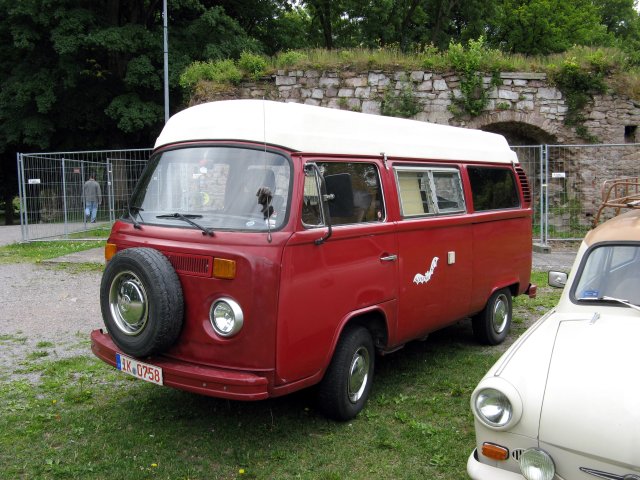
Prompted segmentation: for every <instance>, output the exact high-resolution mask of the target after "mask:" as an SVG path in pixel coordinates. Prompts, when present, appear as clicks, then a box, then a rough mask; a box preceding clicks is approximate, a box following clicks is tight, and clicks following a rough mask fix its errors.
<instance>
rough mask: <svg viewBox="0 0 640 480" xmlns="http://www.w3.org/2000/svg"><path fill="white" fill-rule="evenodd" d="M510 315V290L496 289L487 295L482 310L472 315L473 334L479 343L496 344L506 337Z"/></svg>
mask: <svg viewBox="0 0 640 480" xmlns="http://www.w3.org/2000/svg"><path fill="white" fill-rule="evenodd" d="M512 316H513V312H512V302H511V291H510V290H509V289H508V288H503V289H502V290H498V291H496V292H494V293H493V295H491V297H489V301H487V305H486V306H485V307H484V310H483V311H482V312H480V313H479V314H477V315H476V316H475V317H473V319H472V322H473V323H472V325H473V334H474V335H475V337H476V339H477V340H478V341H479V342H480V343H483V344H485V345H498V344H499V343H502V342H504V340H505V338H507V334H508V333H509V330H510V329H511V317H512Z"/></svg>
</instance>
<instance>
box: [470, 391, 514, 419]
mask: <svg viewBox="0 0 640 480" xmlns="http://www.w3.org/2000/svg"><path fill="white" fill-rule="evenodd" d="M475 410H476V413H477V414H478V415H479V416H480V417H481V418H482V419H483V420H484V421H485V422H486V423H488V424H489V425H491V426H494V427H503V426H505V425H506V424H507V423H509V420H511V417H512V415H513V406H512V405H511V402H510V401H509V399H508V398H507V397H506V395H505V394H504V393H502V392H500V391H498V390H496V389H494V388H485V389H484V390H480V392H478V395H476V402H475Z"/></svg>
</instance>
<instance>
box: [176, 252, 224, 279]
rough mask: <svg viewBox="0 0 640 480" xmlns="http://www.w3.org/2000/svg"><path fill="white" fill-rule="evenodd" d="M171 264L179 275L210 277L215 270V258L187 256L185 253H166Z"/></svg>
mask: <svg viewBox="0 0 640 480" xmlns="http://www.w3.org/2000/svg"><path fill="white" fill-rule="evenodd" d="M165 255H166V256H167V258H168V259H169V262H170V263H171V265H172V266H173V268H174V269H175V270H176V272H178V273H183V274H186V275H195V276H198V277H210V276H211V273H212V271H211V269H212V268H213V257H206V256H203V255H187V254H183V253H165Z"/></svg>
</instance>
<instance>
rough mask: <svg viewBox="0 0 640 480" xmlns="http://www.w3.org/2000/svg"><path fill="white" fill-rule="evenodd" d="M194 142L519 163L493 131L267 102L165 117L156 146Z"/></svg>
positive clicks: (223, 104)
mask: <svg viewBox="0 0 640 480" xmlns="http://www.w3.org/2000/svg"><path fill="white" fill-rule="evenodd" d="M194 140H195V141H197V140H243V141H251V142H258V143H266V144H269V145H278V146H281V147H285V148H288V149H291V150H294V151H299V152H305V153H322V154H347V155H369V156H380V155H381V154H382V153H384V154H386V155H387V156H389V157H405V158H427V159H434V160H461V161H471V162H476V161H482V162H487V161H489V162H504V163H511V162H517V161H518V160H517V157H516V154H515V152H513V151H512V150H511V149H510V148H509V145H508V143H507V141H506V140H505V139H504V137H503V136H502V135H497V134H495V133H489V132H483V131H481V130H472V129H467V128H459V127H450V126H447V125H439V124H434V123H427V122H420V121H416V120H407V119H403V118H393V117H384V116H380V115H371V114H366V113H357V112H350V111H346V110H337V109H332V108H325V107H316V106H312V105H304V104H300V103H282V102H273V101H266V100H225V101H219V102H211V103H204V104H201V105H196V106H194V107H190V108H187V109H185V110H182V111H181V112H178V113H176V114H175V115H174V116H173V117H171V118H170V119H169V121H168V122H167V124H166V125H165V127H164V129H163V130H162V132H161V133H160V136H159V137H158V139H157V141H156V144H155V147H156V148H158V147H161V146H164V145H169V144H172V143H176V142H185V141H194Z"/></svg>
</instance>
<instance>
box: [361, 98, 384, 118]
mask: <svg viewBox="0 0 640 480" xmlns="http://www.w3.org/2000/svg"><path fill="white" fill-rule="evenodd" d="M361 108H362V113H371V114H374V115H380V113H381V106H380V102H376V101H374V100H364V101H363V102H362V107H361Z"/></svg>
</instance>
